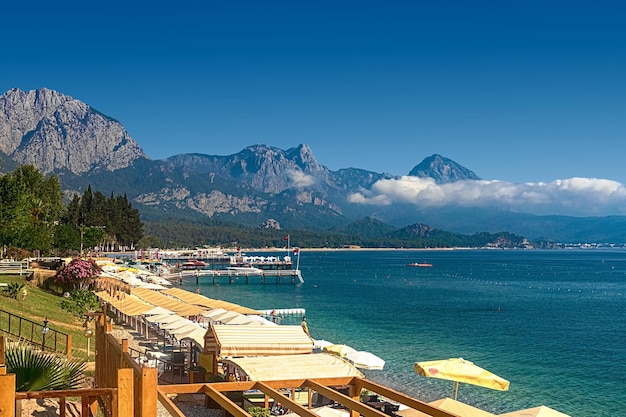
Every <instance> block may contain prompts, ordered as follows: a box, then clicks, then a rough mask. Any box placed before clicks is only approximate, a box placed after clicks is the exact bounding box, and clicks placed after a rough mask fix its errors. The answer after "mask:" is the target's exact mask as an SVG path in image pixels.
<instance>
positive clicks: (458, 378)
mask: <svg viewBox="0 0 626 417" xmlns="http://www.w3.org/2000/svg"><path fill="white" fill-rule="evenodd" d="M413 369H414V370H415V372H417V373H418V374H419V375H422V376H425V377H429V378H440V379H447V380H450V381H454V385H453V391H452V392H453V399H455V400H456V398H457V394H458V391H459V382H465V383H466V384H472V385H478V386H480V387H485V388H491V389H495V390H500V391H506V390H508V389H509V381H507V380H506V379H503V378H500V377H499V376H497V375H495V374H492V373H491V372H489V371H487V370H485V369H483V368H481V367H479V366H476V365H474V364H473V363H472V362H470V361H466V360H465V359H463V358H450V359H443V360H436V361H426V362H415V365H414V367H413Z"/></svg>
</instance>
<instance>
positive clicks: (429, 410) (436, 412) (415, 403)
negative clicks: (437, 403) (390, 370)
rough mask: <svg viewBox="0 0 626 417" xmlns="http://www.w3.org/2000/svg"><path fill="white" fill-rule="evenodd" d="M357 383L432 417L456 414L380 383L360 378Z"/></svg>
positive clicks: (453, 415) (452, 416) (445, 416)
mask: <svg viewBox="0 0 626 417" xmlns="http://www.w3.org/2000/svg"><path fill="white" fill-rule="evenodd" d="M359 385H360V386H361V387H362V388H365V389H366V390H368V391H373V392H375V393H376V394H379V395H382V396H383V397H386V398H389V399H390V400H392V401H396V402H399V403H402V404H404V405H406V406H407V407H409V408H412V409H414V410H418V411H421V412H423V413H426V414H429V415H431V416H433V417H456V414H451V413H448V412H447V411H444V410H442V409H440V408H437V407H433V406H432V405H430V404H427V403H425V402H422V401H420V400H416V399H415V398H411V397H409V396H407V395H405V394H402V393H400V392H398V391H394V390H392V389H390V388H387V387H384V386H382V385H379V384H377V383H375V382H372V381H370V380H367V379H360V380H359Z"/></svg>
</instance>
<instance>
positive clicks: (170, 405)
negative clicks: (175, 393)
mask: <svg viewBox="0 0 626 417" xmlns="http://www.w3.org/2000/svg"><path fill="white" fill-rule="evenodd" d="M157 398H158V400H159V402H160V403H161V405H162V406H163V407H164V408H165V409H166V410H167V411H168V412H169V413H170V414H171V415H172V417H185V414H183V412H182V411H180V408H178V407H177V406H176V404H174V402H173V401H172V400H171V399H170V397H169V396H168V395H167V394H164V393H163V392H162V391H161V390H160V389H159V391H158V393H157ZM131 415H132V414H131Z"/></svg>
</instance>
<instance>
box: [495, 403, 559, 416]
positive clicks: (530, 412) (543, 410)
mask: <svg viewBox="0 0 626 417" xmlns="http://www.w3.org/2000/svg"><path fill="white" fill-rule="evenodd" d="M499 416H500V417H570V415H569V414H564V413H561V412H560V411H556V410H555V409H553V408H550V407H546V406H545V405H541V406H539V407H533V408H526V409H524V410H517V411H512V412H510V413H504V414H499Z"/></svg>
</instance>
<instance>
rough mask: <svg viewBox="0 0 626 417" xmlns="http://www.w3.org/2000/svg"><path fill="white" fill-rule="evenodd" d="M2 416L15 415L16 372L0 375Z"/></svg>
mask: <svg viewBox="0 0 626 417" xmlns="http://www.w3.org/2000/svg"><path fill="white" fill-rule="evenodd" d="M0 392H1V393H2V395H0V417H14V416H15V374H4V375H0Z"/></svg>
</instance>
